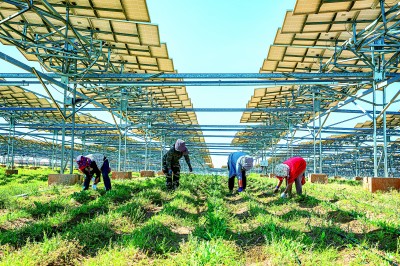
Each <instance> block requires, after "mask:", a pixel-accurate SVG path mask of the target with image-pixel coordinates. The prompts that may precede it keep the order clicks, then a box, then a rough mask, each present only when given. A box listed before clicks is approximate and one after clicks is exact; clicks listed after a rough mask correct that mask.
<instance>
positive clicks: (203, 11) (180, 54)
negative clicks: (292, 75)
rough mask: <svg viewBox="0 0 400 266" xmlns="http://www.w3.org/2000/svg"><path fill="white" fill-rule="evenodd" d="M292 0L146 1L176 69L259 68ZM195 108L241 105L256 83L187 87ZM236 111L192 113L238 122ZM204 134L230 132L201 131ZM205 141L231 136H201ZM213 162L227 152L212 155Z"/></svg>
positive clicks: (213, 121)
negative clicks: (246, 85)
mask: <svg viewBox="0 0 400 266" xmlns="http://www.w3.org/2000/svg"><path fill="white" fill-rule="evenodd" d="M295 2H296V1H294V0H284V1H271V0H252V1H242V0H240V1H239V0H229V1H228V0H225V1H222V0H220V1H216V0H201V1H199V0H197V1H194V0H192V1H187V0H168V1H160V0H147V6H148V10H149V14H150V19H151V22H152V23H154V24H157V25H158V26H159V33H160V40H161V42H165V43H167V47H168V53H169V56H170V58H172V59H173V62H174V67H175V69H177V70H178V72H179V73H258V72H259V70H260V68H261V66H262V63H263V61H264V59H265V58H266V57H267V55H268V50H269V46H270V45H271V44H272V43H273V41H274V38H275V34H276V31H277V29H278V28H279V27H281V26H282V23H283V20H284V18H285V13H286V11H287V10H289V9H293V8H294V5H295ZM186 89H187V92H188V94H189V97H190V98H191V100H192V103H193V107H194V108H208V107H217V108H230V107H233V108H245V107H246V104H247V102H248V101H249V100H250V98H251V96H252V95H253V93H254V89H255V87H254V86H252V87H243V86H241V87H238V86H230V87H223V86H221V87H203V86H202V87H186ZM241 115H242V113H240V112H230V113H222V112H214V113H205V112H197V118H198V122H199V124H200V125H238V124H240V117H241ZM204 134H205V135H232V136H233V135H234V134H235V132H226V131H223V132H213V131H205V132H204ZM205 140H206V142H207V143H231V141H232V138H221V137H218V138H215V137H206V138H205ZM212 159H213V163H214V166H215V167H220V166H221V165H225V164H226V161H227V156H214V155H213V156H212Z"/></svg>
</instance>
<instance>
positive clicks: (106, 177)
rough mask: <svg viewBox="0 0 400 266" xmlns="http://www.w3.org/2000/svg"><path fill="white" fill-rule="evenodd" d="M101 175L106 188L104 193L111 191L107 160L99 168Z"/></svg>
mask: <svg viewBox="0 0 400 266" xmlns="http://www.w3.org/2000/svg"><path fill="white" fill-rule="evenodd" d="M100 170H101V174H102V175H103V181H104V187H105V188H106V191H109V190H111V180H110V176H109V175H108V174H109V171H110V164H109V163H108V159H105V161H104V163H103V166H102V167H101V169H100Z"/></svg>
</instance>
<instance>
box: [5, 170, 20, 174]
mask: <svg viewBox="0 0 400 266" xmlns="http://www.w3.org/2000/svg"><path fill="white" fill-rule="evenodd" d="M5 174H6V175H17V174H18V170H16V169H7V170H6V172H5Z"/></svg>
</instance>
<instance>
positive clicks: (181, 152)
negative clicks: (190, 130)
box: [162, 139, 193, 189]
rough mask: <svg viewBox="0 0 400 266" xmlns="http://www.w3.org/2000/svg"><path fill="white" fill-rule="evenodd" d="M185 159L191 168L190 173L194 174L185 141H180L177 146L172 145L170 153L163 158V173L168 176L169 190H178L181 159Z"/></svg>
mask: <svg viewBox="0 0 400 266" xmlns="http://www.w3.org/2000/svg"><path fill="white" fill-rule="evenodd" d="M182 156H183V157H184V158H185V161H186V163H187V165H188V167H189V171H190V172H192V171H193V168H192V165H191V164H190V158H189V151H188V149H187V148H186V144H185V141H183V140H181V139H178V140H177V141H176V142H175V145H172V146H171V148H170V149H169V151H168V152H167V153H166V154H164V156H163V169H162V171H163V173H164V174H165V176H166V179H167V180H166V186H167V189H176V188H178V187H179V178H180V170H181V165H180V164H179V159H181V158H182Z"/></svg>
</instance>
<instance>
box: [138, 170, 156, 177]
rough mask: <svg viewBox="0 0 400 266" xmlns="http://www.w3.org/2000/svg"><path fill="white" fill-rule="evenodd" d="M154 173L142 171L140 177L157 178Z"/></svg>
mask: <svg viewBox="0 0 400 266" xmlns="http://www.w3.org/2000/svg"><path fill="white" fill-rule="evenodd" d="M155 176H156V175H155V173H154V171H147V170H142V171H140V177H155Z"/></svg>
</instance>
